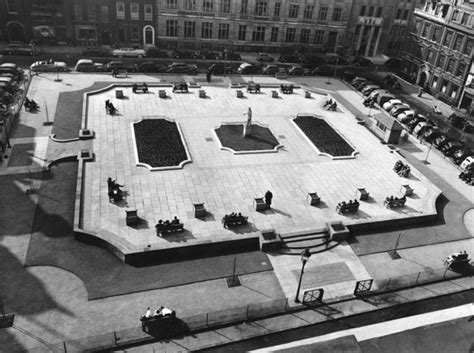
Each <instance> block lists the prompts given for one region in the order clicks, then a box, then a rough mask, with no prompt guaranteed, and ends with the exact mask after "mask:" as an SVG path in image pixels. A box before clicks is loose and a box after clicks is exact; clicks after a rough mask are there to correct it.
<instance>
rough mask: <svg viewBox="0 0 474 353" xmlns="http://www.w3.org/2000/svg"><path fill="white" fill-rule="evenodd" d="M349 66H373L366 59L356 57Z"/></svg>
mask: <svg viewBox="0 0 474 353" xmlns="http://www.w3.org/2000/svg"><path fill="white" fill-rule="evenodd" d="M350 64H351V65H354V66H374V63H373V62H372V61H370V60H369V59H367V58H364V57H362V56H358V57H356V58H352V59H351V60H350Z"/></svg>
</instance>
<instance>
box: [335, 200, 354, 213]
mask: <svg viewBox="0 0 474 353" xmlns="http://www.w3.org/2000/svg"><path fill="white" fill-rule="evenodd" d="M336 212H337V213H339V214H344V213H356V212H359V201H357V200H354V201H352V200H350V201H349V202H348V203H346V202H345V201H343V202H340V203H338V204H337V206H336Z"/></svg>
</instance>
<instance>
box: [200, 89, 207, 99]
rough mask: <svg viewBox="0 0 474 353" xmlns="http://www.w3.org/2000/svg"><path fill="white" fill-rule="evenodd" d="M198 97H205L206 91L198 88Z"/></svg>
mask: <svg viewBox="0 0 474 353" xmlns="http://www.w3.org/2000/svg"><path fill="white" fill-rule="evenodd" d="M199 98H206V91H205V90H203V89H200V90H199Z"/></svg>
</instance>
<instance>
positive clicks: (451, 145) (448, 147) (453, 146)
mask: <svg viewBox="0 0 474 353" xmlns="http://www.w3.org/2000/svg"><path fill="white" fill-rule="evenodd" d="M463 147H464V144H463V143H462V142H460V141H456V140H450V141H448V142H446V143H445V144H444V145H443V146H441V152H443V153H444V154H445V155H449V154H450V153H452V152H454V151H456V150H458V149H460V148H463Z"/></svg>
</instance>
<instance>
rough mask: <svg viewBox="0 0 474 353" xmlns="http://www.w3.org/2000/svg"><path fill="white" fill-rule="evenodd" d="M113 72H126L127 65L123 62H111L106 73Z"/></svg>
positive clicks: (106, 67) (106, 68) (106, 66)
mask: <svg viewBox="0 0 474 353" xmlns="http://www.w3.org/2000/svg"><path fill="white" fill-rule="evenodd" d="M112 70H126V67H125V64H124V63H123V62H122V61H117V60H114V61H109V62H108V63H107V64H105V71H112Z"/></svg>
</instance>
